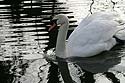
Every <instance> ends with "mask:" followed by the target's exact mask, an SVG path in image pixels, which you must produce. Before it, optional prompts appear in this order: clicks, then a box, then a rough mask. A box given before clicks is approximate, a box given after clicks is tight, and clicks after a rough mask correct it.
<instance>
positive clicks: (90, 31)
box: [49, 12, 125, 58]
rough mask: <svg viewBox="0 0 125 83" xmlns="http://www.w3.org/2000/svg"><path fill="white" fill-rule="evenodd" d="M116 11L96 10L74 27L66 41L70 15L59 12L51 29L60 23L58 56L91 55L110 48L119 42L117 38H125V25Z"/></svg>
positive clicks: (57, 46)
mask: <svg viewBox="0 0 125 83" xmlns="http://www.w3.org/2000/svg"><path fill="white" fill-rule="evenodd" d="M118 17H119V15H117V14H116V13H107V12H96V13H93V14H91V15H90V16H87V17H85V18H84V19H83V20H82V21H81V23H80V24H79V25H78V26H77V27H76V28H75V29H74V31H73V32H72V33H71V35H70V36H69V38H68V42H67V43H66V42H65V41H66V36H67V31H68V28H69V20H68V17H67V16H65V15H63V14H59V15H56V16H54V18H53V23H52V25H51V26H50V28H49V31H51V30H53V29H54V28H56V26H57V25H60V27H59V32H58V36H57V43H56V51H55V53H56V56H57V57H60V58H69V57H91V56H94V55H97V54H99V53H101V52H103V51H108V50H110V49H111V48H112V47H113V46H115V45H116V44H117V41H116V38H117V39H120V40H125V30H124V26H123V25H120V23H121V20H120V19H118ZM113 36H115V37H113Z"/></svg>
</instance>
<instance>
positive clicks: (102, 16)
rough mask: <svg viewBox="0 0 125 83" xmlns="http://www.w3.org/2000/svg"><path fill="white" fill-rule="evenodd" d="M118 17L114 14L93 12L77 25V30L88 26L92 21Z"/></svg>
mask: <svg viewBox="0 0 125 83" xmlns="http://www.w3.org/2000/svg"><path fill="white" fill-rule="evenodd" d="M118 17H119V15H118V14H116V13H114V12H110V13H109V12H95V13H93V14H91V15H87V16H86V17H85V18H84V19H83V20H82V21H81V22H80V24H79V25H78V27H77V28H81V27H83V26H86V25H88V24H89V23H91V22H92V21H93V20H113V19H116V18H118Z"/></svg>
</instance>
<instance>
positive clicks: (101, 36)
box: [68, 20, 119, 45]
mask: <svg viewBox="0 0 125 83" xmlns="http://www.w3.org/2000/svg"><path fill="white" fill-rule="evenodd" d="M117 26H118V23H117V22H115V21H112V20H94V21H92V22H91V23H89V24H88V25H86V26H81V28H79V29H75V30H74V31H73V33H72V34H71V35H70V37H69V39H68V41H70V42H69V43H74V44H81V45H85V44H87V43H88V44H90V43H97V42H104V41H107V40H109V39H111V38H112V36H113V35H114V34H115V33H116V32H117V31H118V30H119V28H117Z"/></svg>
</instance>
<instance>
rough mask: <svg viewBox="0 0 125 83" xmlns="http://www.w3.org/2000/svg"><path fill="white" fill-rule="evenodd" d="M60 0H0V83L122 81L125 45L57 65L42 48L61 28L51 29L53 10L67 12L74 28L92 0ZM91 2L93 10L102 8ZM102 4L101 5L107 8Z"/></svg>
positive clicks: (50, 46)
mask: <svg viewBox="0 0 125 83" xmlns="http://www.w3.org/2000/svg"><path fill="white" fill-rule="evenodd" d="M60 1H62V2H65V3H66V4H64V3H60V2H59V1H56V0H0V81H1V82H0V83H64V81H65V82H66V83H72V82H73V81H72V80H74V82H76V83H103V82H104V83H111V82H113V83H124V82H125V77H124V76H125V75H124V73H125V65H124V63H125V60H124V59H125V54H124V52H125V50H124V48H125V46H124V45H117V46H116V47H114V48H113V49H112V50H111V51H109V52H104V53H101V54H100V55H97V56H95V57H91V58H81V57H77V58H76V57H75V58H72V59H69V60H68V61H69V62H68V63H66V62H63V61H59V64H58V65H57V62H51V61H47V60H46V59H45V58H43V56H44V54H43V51H47V50H49V49H50V48H52V47H55V44H56V36H57V32H58V31H57V30H56V31H55V32H51V33H48V31H47V29H48V26H49V22H50V20H51V18H52V16H53V15H55V14H60V13H63V14H66V15H67V16H68V17H69V19H70V28H74V27H76V26H77V24H78V23H79V22H80V20H81V19H82V18H84V17H85V16H86V15H87V14H88V13H90V11H89V10H90V5H91V4H92V1H91V0H88V1H86V0H85V1H84V0H79V1H76V0H60ZM103 2H104V3H103ZM103 2H101V1H95V2H94V4H96V5H98V4H99V5H101V4H102V3H103V5H105V6H103V7H107V6H106V4H107V3H109V2H108V1H103ZM121 2H122V0H121ZM110 4H111V7H110V6H109V9H112V8H113V4H112V2H110ZM119 4H120V2H118V3H117V5H119ZM74 5H75V6H74ZM67 7H68V8H69V9H67ZM83 7H84V9H85V10H83ZM92 7H93V8H92V12H95V11H97V10H98V8H94V7H96V6H95V5H92ZM103 7H102V8H100V9H105V8H103ZM120 8H122V7H120ZM78 9H79V10H78ZM107 9H108V7H107ZM79 11H80V12H81V13H80V12H79ZM83 12H84V13H83ZM74 16H75V17H74ZM76 20H77V21H76ZM71 32H72V30H70V31H69V33H68V34H70V33H71ZM48 36H50V38H48ZM48 40H49V42H50V43H48ZM45 47H46V48H45ZM44 48H45V49H46V50H44ZM49 51H51V50H49ZM50 54H51V55H54V53H51V52H50ZM51 55H50V56H51ZM107 57H108V58H107ZM83 61H84V62H83ZM93 62H94V63H93ZM59 68H61V69H60V70H59ZM60 71H61V72H60ZM89 71H92V72H93V73H92V72H89ZM102 71H105V73H102ZM61 75H62V76H61ZM62 78H64V80H63V79H62ZM119 81H120V82H119Z"/></svg>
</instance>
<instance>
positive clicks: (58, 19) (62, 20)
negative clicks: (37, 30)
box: [49, 14, 69, 31]
mask: <svg viewBox="0 0 125 83" xmlns="http://www.w3.org/2000/svg"><path fill="white" fill-rule="evenodd" d="M67 23H69V21H68V17H67V16H65V15H63V14H59V15H56V16H54V18H53V19H52V21H51V26H50V28H49V31H51V30H52V29H54V28H56V27H57V25H63V24H67Z"/></svg>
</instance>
